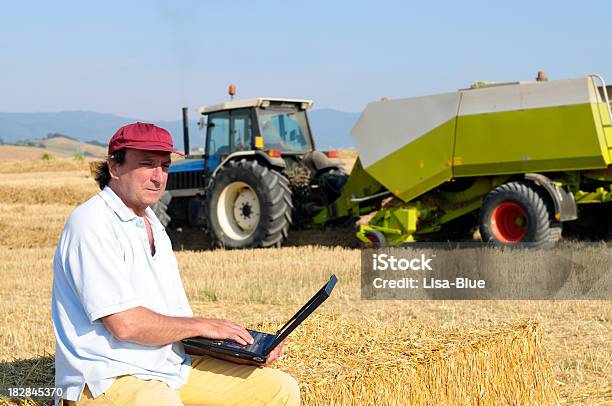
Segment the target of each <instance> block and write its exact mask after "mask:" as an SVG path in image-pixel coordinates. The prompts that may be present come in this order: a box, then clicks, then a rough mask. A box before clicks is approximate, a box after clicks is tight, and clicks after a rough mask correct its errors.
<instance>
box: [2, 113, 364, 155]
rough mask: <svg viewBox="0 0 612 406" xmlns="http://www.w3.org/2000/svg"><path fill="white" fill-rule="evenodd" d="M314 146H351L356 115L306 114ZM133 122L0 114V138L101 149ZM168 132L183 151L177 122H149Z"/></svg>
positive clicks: (194, 133)
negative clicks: (63, 138) (55, 140)
mask: <svg viewBox="0 0 612 406" xmlns="http://www.w3.org/2000/svg"><path fill="white" fill-rule="evenodd" d="M309 116H310V125H311V127H312V132H313V135H314V137H315V143H316V144H317V147H318V148H320V149H330V148H331V149H341V148H346V147H350V146H352V141H351V137H350V130H351V128H352V127H353V125H354V124H355V123H356V122H357V118H358V117H359V114H358V113H346V112H342V111H338V110H332V109H318V110H312V111H310V112H309ZM136 121H146V122H150V121H147V120H141V119H137V118H130V117H120V116H116V115H113V114H102V113H96V112H93V111H61V112H54V113H0V138H1V139H2V140H3V141H4V142H6V143H15V142H16V141H19V140H26V139H28V140H34V139H42V138H44V137H45V136H46V135H47V134H49V133H61V134H66V135H68V136H69V137H72V138H76V139H78V140H80V141H83V142H85V141H97V142H99V143H100V144H102V145H106V143H108V140H109V138H110V137H111V136H112V135H113V134H114V133H115V131H117V129H118V128H119V127H121V126H122V125H125V124H128V123H133V122H136ZM153 123H154V124H156V125H158V126H160V127H163V128H165V129H167V130H168V131H170V133H171V134H172V136H173V138H174V142H175V144H176V147H177V148H178V149H182V148H183V124H182V122H181V120H175V121H153ZM189 131H190V138H191V147H192V148H196V147H198V146H200V145H199V144H200V143H201V137H200V135H199V130H198V128H197V123H196V120H191V121H190V123H189Z"/></svg>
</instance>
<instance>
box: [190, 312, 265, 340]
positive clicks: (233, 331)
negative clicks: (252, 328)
mask: <svg viewBox="0 0 612 406" xmlns="http://www.w3.org/2000/svg"><path fill="white" fill-rule="evenodd" d="M198 320H200V321H201V322H202V323H201V325H202V327H201V328H202V332H201V333H200V336H202V337H205V338H212V339H214V340H225V339H230V340H234V341H236V342H237V343H238V344H240V345H247V344H253V337H251V335H250V334H249V332H248V331H246V329H244V328H243V327H241V326H239V325H238V324H236V323H234V322H232V321H229V320H221V319H203V318H198Z"/></svg>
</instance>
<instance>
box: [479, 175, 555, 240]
mask: <svg viewBox="0 0 612 406" xmlns="http://www.w3.org/2000/svg"><path fill="white" fill-rule="evenodd" d="M561 231H562V228H561V223H554V222H551V213H550V212H549V209H548V206H547V204H546V201H545V199H544V196H543V195H541V194H540V193H538V191H537V190H536V189H534V188H533V187H532V186H531V185H530V184H528V183H525V182H510V183H506V184H504V185H501V186H499V187H497V188H495V189H493V190H492V191H491V192H490V193H489V194H488V195H487V196H486V197H485V199H484V201H483V204H482V208H481V210H480V235H481V236H482V240H483V241H485V242H492V243H494V244H496V245H516V244H523V243H527V244H529V245H531V246H535V247H541V248H545V247H552V246H554V245H555V244H556V243H557V241H558V240H559V239H560V238H561Z"/></svg>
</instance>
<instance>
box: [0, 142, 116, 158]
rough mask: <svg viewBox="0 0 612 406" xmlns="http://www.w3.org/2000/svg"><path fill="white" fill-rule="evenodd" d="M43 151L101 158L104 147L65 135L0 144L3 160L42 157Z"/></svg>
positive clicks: (58, 156) (52, 155) (66, 156)
mask: <svg viewBox="0 0 612 406" xmlns="http://www.w3.org/2000/svg"><path fill="white" fill-rule="evenodd" d="M45 153H46V154H49V155H50V156H51V157H54V158H74V157H75V155H81V156H83V157H84V158H103V157H104V156H105V155H106V148H105V147H100V146H98V145H91V144H88V143H83V142H81V141H79V140H75V139H69V138H65V137H53V138H47V139H39V140H36V139H35V140H30V142H29V143H28V145H0V159H3V160H5V159H31V158H42V156H43V154H45Z"/></svg>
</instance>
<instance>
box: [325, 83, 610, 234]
mask: <svg viewBox="0 0 612 406" xmlns="http://www.w3.org/2000/svg"><path fill="white" fill-rule="evenodd" d="M607 90H608V89H607V88H606V85H605V82H604V80H603V78H602V77H601V76H599V75H590V76H587V77H581V78H576V79H565V80H554V81H530V82H511V83H495V84H476V85H474V86H472V87H471V88H468V89H461V90H459V91H457V92H452V93H445V94H439V95H433V96H424V97H413V98H405V99H397V100H387V99H383V100H381V101H379V102H374V103H370V104H368V105H367V107H366V109H365V110H364V112H363V113H362V115H361V117H360V118H359V120H358V122H357V124H356V125H355V127H354V128H353V131H352V135H353V141H354V143H355V146H356V148H357V151H358V153H359V157H358V160H357V162H356V164H355V166H354V168H353V170H352V172H351V174H350V177H349V179H348V181H347V183H346V185H345V187H344V189H343V191H342V195H341V196H340V197H339V198H338V199H337V200H336V201H335V202H333V203H332V204H331V205H330V206H328V207H327V208H326V209H324V210H323V211H321V212H320V213H318V215H317V216H316V217H315V218H314V222H315V223H318V224H325V223H326V222H328V221H330V220H333V219H336V218H339V217H345V216H362V215H364V214H368V213H375V214H374V215H373V217H372V218H371V219H370V221H369V222H368V224H367V225H362V226H360V230H359V232H358V234H357V236H358V238H359V239H360V240H362V241H363V242H364V243H366V244H373V245H379V244H391V245H395V244H400V243H405V242H410V241H418V240H436V239H448V238H454V237H461V236H465V235H467V234H470V233H472V232H473V231H474V230H475V228H476V227H478V228H479V230H480V234H481V236H482V238H483V240H485V241H492V242H495V243H499V244H515V243H520V242H532V243H535V244H537V245H550V244H554V243H555V242H556V241H557V240H558V239H559V238H560V236H561V231H562V227H563V223H564V222H568V221H569V222H571V224H572V226H574V225H578V226H579V227H582V228H587V233H589V234H591V235H592V236H596V235H597V236H604V237H605V236H607V237H608V238H609V237H610V236H611V235H612V220H611V218H612V209H611V203H610V202H612V112H611V111H610V102H609V99H608V94H607ZM585 219H586V220H585ZM582 220H585V223H584V224H580V223H581V221H582ZM590 223H594V224H590Z"/></svg>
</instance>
